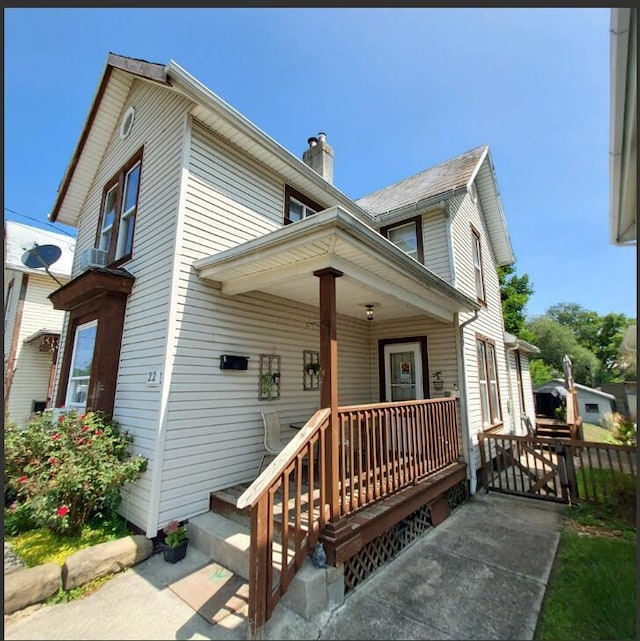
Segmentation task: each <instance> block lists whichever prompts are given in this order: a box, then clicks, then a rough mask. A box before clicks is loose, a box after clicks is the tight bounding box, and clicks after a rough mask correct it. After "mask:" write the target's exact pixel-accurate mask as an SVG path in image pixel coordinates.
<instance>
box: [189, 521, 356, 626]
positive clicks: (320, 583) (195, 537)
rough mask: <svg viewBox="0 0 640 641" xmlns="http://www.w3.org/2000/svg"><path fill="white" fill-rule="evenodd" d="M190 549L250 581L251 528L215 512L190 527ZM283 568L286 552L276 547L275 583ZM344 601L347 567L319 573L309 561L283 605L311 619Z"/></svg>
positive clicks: (301, 570)
mask: <svg viewBox="0 0 640 641" xmlns="http://www.w3.org/2000/svg"><path fill="white" fill-rule="evenodd" d="M188 531H189V540H190V543H189V544H190V545H193V546H194V547H195V548H196V549H198V550H199V551H200V552H202V553H203V554H205V555H207V556H208V557H209V558H211V559H212V560H213V561H215V562H216V563H219V564H220V565H223V566H224V567H226V568H228V569H229V570H231V571H232V572H234V573H235V574H238V575H239V576H241V577H242V578H243V579H245V580H247V581H248V580H249V552H250V545H251V537H250V534H249V528H248V527H246V526H245V525H243V524H241V523H237V522H236V521H233V520H231V519H229V518H227V517H226V516H222V515H220V514H216V513H215V512H205V513H204V514H200V515H199V516H196V517H194V518H192V519H189V525H188ZM281 567H282V548H281V546H280V545H278V544H277V543H274V546H273V571H274V580H276V581H277V580H278V577H279V574H280V570H281ZM343 600H344V565H342V564H341V565H340V566H339V567H337V568H335V567H328V568H326V569H318V568H316V567H314V566H313V564H312V563H311V560H310V559H309V558H306V559H305V560H304V562H303V564H302V567H301V568H300V570H299V571H298V572H297V574H296V576H295V577H294V578H293V580H292V582H291V584H290V585H289V590H288V591H287V593H286V594H285V595H284V597H283V599H282V603H283V605H284V606H285V607H286V608H288V609H290V610H292V611H294V612H296V613H297V614H299V615H301V616H303V617H305V618H309V617H310V616H312V615H314V614H318V613H319V612H322V611H323V610H324V609H326V608H329V607H336V606H337V605H339V604H341V603H342V602H343Z"/></svg>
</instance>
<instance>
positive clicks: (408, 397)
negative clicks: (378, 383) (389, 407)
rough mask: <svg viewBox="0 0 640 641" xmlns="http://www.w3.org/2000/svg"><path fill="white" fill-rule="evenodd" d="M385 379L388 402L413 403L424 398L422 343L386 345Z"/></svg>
mask: <svg viewBox="0 0 640 641" xmlns="http://www.w3.org/2000/svg"><path fill="white" fill-rule="evenodd" d="M384 378H385V398H386V400H387V401H413V400H417V399H420V398H424V388H423V383H424V382H423V380H422V351H421V346H420V343H417V342H416V343H391V344H389V345H385V346H384Z"/></svg>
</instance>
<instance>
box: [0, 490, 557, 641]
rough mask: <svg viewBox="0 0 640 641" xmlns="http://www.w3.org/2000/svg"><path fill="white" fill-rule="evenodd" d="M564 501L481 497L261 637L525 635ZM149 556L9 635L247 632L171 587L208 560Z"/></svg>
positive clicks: (277, 616) (24, 617) (277, 617)
mask: <svg viewBox="0 0 640 641" xmlns="http://www.w3.org/2000/svg"><path fill="white" fill-rule="evenodd" d="M562 510H563V507H562V506H559V505H553V504H549V503H545V502H543V501H537V500H534V499H521V498H516V497H511V496H503V495H500V494H496V493H490V494H477V495H476V496H474V497H473V498H472V499H471V500H469V501H468V502H467V503H465V504H464V505H463V506H461V507H459V508H458V509H456V510H455V511H454V512H453V514H451V516H450V517H449V518H448V519H447V520H446V521H444V523H442V524H441V525H439V526H438V527H437V528H435V529H433V530H430V531H429V532H427V533H425V534H424V535H423V536H422V537H420V538H419V539H418V540H416V541H415V542H414V543H413V544H412V545H411V546H410V547H408V548H406V549H405V550H403V551H402V552H401V553H400V554H399V555H398V556H397V557H396V558H395V559H394V560H393V561H392V562H391V563H389V564H388V565H387V566H386V567H385V568H384V569H381V570H379V571H378V572H377V573H376V574H375V575H372V576H371V577H370V578H369V579H367V580H366V581H364V582H363V583H362V584H361V585H359V586H358V587H357V588H356V589H355V590H354V591H353V592H352V593H350V594H349V595H348V596H347V597H346V599H345V602H344V604H343V605H341V606H340V607H338V608H336V609H335V610H334V611H333V612H327V613H323V614H321V615H318V616H317V617H314V618H313V619H310V620H305V619H303V618H302V617H300V616H298V615H297V614H295V613H293V612H291V611H290V610H288V609H287V608H286V607H284V605H283V604H282V603H280V604H279V605H278V606H277V607H276V610H275V612H274V615H273V617H272V619H271V620H270V621H269V622H268V624H267V626H266V627H265V634H264V637H265V638H266V639H505V640H507V639H514V640H515V639H532V638H533V633H534V630H535V626H536V621H537V617H538V613H539V610H540V606H541V604H542V599H543V596H544V592H545V587H546V584H547V581H548V578H549V573H550V571H551V566H552V564H553V559H554V557H555V552H556V548H557V545H558V541H559V532H560V528H561V524H562ZM207 561H208V559H207V558H206V557H204V555H202V554H201V553H200V552H198V551H197V550H195V549H190V550H189V552H188V554H187V557H186V558H185V559H184V560H183V561H181V562H180V563H177V564H175V565H171V564H168V563H165V562H164V561H163V559H162V556H161V555H155V556H153V557H151V558H150V559H147V560H146V561H144V562H143V563H140V564H138V565H136V566H135V567H133V568H130V569H129V570H127V571H126V572H123V573H121V574H119V575H117V576H116V577H114V578H113V579H111V580H110V581H109V582H108V583H107V584H106V585H104V586H103V587H102V588H100V590H98V591H97V592H96V593H94V594H92V595H90V596H88V597H85V598H83V599H80V600H78V601H72V602H70V603H67V604H61V605H55V606H51V607H39V608H36V609H35V610H33V611H31V612H24V613H21V614H20V615H19V616H17V617H15V615H14V616H13V617H11V618H9V619H8V618H7V617H5V632H4V634H5V636H4V638H5V639H10V640H11V639H78V640H81V639H141V640H145V639H246V638H247V637H248V625H247V621H246V618H245V617H244V616H242V613H240V615H236V614H231V615H229V616H228V617H226V618H225V619H223V620H222V621H221V622H220V623H218V624H217V625H210V624H209V623H207V622H206V621H205V620H204V619H203V618H202V617H201V616H200V615H199V614H197V613H196V612H194V611H193V610H192V609H191V608H190V607H189V606H188V605H186V604H185V603H184V602H183V601H182V600H181V599H180V598H179V597H177V596H176V595H175V594H174V593H173V592H172V591H171V590H170V589H168V588H167V586H168V585H169V584H170V583H172V582H173V581H175V580H176V579H178V578H180V577H181V576H184V575H186V574H188V573H190V572H193V571H195V570H196V569H198V568H200V567H202V566H203V565H205V564H206V563H207Z"/></svg>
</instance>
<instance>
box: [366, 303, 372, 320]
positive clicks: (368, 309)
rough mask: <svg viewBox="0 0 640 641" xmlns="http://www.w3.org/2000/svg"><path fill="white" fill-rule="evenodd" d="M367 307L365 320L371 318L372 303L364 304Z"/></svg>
mask: <svg viewBox="0 0 640 641" xmlns="http://www.w3.org/2000/svg"><path fill="white" fill-rule="evenodd" d="M365 307H366V308H367V320H368V321H372V320H373V305H365Z"/></svg>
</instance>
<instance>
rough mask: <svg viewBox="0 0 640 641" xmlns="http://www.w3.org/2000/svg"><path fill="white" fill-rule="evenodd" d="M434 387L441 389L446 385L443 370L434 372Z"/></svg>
mask: <svg viewBox="0 0 640 641" xmlns="http://www.w3.org/2000/svg"><path fill="white" fill-rule="evenodd" d="M432 378H433V389H434V390H437V391H440V390H442V388H443V387H444V381H443V380H442V370H441V369H439V370H437V371H435V372H434V373H433V376H432Z"/></svg>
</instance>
